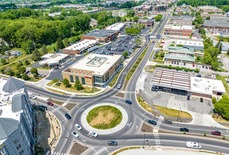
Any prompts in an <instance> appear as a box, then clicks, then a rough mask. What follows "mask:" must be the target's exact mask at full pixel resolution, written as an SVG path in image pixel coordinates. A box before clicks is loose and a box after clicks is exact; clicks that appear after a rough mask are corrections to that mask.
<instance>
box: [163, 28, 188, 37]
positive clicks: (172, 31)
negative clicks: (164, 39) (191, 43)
mask: <svg viewBox="0 0 229 155" xmlns="http://www.w3.org/2000/svg"><path fill="white" fill-rule="evenodd" d="M164 34H165V35H177V36H190V35H191V34H192V26H173V25H166V26H165V28H164Z"/></svg>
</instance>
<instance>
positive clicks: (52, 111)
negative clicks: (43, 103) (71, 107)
mask: <svg viewBox="0 0 229 155" xmlns="http://www.w3.org/2000/svg"><path fill="white" fill-rule="evenodd" d="M59 109H61V106H60V105H59V106H58V107H56V108H55V109H52V110H50V112H51V113H55V112H56V111H58V110H59Z"/></svg>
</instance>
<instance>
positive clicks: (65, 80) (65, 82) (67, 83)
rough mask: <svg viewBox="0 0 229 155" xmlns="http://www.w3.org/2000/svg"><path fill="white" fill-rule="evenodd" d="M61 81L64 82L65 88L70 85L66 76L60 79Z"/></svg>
mask: <svg viewBox="0 0 229 155" xmlns="http://www.w3.org/2000/svg"><path fill="white" fill-rule="evenodd" d="M62 83H63V84H64V86H65V87H66V88H69V87H71V84H70V82H69V80H68V79H66V78H64V79H63V80H62Z"/></svg>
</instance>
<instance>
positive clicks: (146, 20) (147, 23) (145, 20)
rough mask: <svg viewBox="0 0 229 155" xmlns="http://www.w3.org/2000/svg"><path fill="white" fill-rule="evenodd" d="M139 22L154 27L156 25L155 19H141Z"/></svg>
mask: <svg viewBox="0 0 229 155" xmlns="http://www.w3.org/2000/svg"><path fill="white" fill-rule="evenodd" d="M138 24H140V25H145V27H152V26H153V25H154V19H139V20H138Z"/></svg>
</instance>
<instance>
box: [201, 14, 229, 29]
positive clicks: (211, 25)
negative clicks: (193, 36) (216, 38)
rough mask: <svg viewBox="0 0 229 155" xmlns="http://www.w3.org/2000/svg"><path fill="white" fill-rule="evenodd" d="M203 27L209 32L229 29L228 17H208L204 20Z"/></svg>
mask: <svg viewBox="0 0 229 155" xmlns="http://www.w3.org/2000/svg"><path fill="white" fill-rule="evenodd" d="M204 28H206V29H208V30H209V31H211V32H226V31H229V18H227V17H225V18H210V20H205V21H204Z"/></svg>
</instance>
